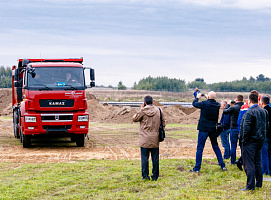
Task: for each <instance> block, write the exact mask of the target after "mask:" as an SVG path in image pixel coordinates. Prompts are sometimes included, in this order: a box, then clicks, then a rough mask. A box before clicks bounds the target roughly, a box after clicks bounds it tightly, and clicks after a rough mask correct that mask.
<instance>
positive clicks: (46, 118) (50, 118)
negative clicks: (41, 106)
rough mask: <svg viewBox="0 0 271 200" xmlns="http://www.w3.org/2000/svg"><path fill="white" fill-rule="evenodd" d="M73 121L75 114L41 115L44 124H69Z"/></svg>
mask: <svg viewBox="0 0 271 200" xmlns="http://www.w3.org/2000/svg"><path fill="white" fill-rule="evenodd" d="M72 119H73V113H61V114H41V121H42V122H69V121H72Z"/></svg>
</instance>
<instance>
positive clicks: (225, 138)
mask: <svg viewBox="0 0 271 200" xmlns="http://www.w3.org/2000/svg"><path fill="white" fill-rule="evenodd" d="M226 105H227V101H222V103H221V108H222V109H224V108H225V106H226ZM220 123H221V124H222V126H223V131H222V132H221V134H220V138H221V143H222V146H223V147H224V156H223V157H224V159H229V158H230V157H231V156H230V149H231V147H230V142H229V134H230V115H229V114H222V116H221V119H220Z"/></svg>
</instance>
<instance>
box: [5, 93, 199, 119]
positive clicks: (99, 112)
mask: <svg viewBox="0 0 271 200" xmlns="http://www.w3.org/2000/svg"><path fill="white" fill-rule="evenodd" d="M86 96H87V99H88V112H89V115H90V121H92V122H105V123H132V122H133V121H132V118H133V115H134V114H135V113H136V112H137V111H138V110H139V109H140V108H134V107H130V106H112V105H108V104H104V105H102V104H100V103H99V101H98V100H97V99H96V97H95V96H94V95H93V94H91V93H89V92H87V93H86ZM153 104H154V105H155V106H159V107H161V108H162V110H163V112H164V114H165V118H166V121H167V123H168V124H169V123H183V124H196V123H197V122H198V119H199V115H200V111H199V110H197V109H196V108H189V107H184V106H181V105H174V106H163V105H162V104H160V103H159V102H158V101H155V100H154V102H153ZM0 115H2V116H12V90H11V89H0Z"/></svg>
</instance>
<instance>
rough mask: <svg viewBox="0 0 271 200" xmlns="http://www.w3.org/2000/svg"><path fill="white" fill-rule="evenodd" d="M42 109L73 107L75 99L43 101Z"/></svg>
mask: <svg viewBox="0 0 271 200" xmlns="http://www.w3.org/2000/svg"><path fill="white" fill-rule="evenodd" d="M39 102H40V107H49V108H51V107H73V105H74V99H41V100H39Z"/></svg>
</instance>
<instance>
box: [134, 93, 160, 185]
mask: <svg viewBox="0 0 271 200" xmlns="http://www.w3.org/2000/svg"><path fill="white" fill-rule="evenodd" d="M152 103H153V99H152V97H151V96H146V97H145V98H144V104H143V105H142V106H141V108H140V110H139V111H138V112H137V113H136V114H135V115H134V116H133V121H134V122H140V132H139V146H140V150H141V170H142V177H143V178H142V179H143V180H150V177H149V155H150V153H151V158H152V166H153V168H152V176H151V178H152V180H154V181H157V179H158V177H159V126H160V123H161V122H160V111H159V109H158V108H157V107H156V106H154V105H152ZM161 114H162V120H163V126H164V128H165V118H164V115H163V112H162V110H161Z"/></svg>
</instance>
